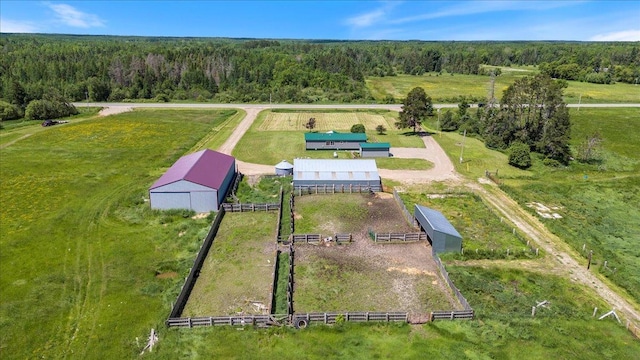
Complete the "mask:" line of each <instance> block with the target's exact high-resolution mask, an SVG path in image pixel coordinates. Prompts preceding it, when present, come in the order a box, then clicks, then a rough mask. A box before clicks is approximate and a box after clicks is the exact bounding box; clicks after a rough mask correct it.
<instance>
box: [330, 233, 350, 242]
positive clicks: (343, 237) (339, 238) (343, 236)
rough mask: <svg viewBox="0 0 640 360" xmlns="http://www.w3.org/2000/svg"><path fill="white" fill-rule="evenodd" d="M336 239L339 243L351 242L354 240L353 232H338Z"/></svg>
mask: <svg viewBox="0 0 640 360" xmlns="http://www.w3.org/2000/svg"><path fill="white" fill-rule="evenodd" d="M334 240H335V241H336V242H337V243H343V242H351V241H352V240H353V236H352V235H351V234H336V235H335V237H334Z"/></svg>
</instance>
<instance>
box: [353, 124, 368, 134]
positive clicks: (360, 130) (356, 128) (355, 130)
mask: <svg viewBox="0 0 640 360" xmlns="http://www.w3.org/2000/svg"><path fill="white" fill-rule="evenodd" d="M364 131H365V130H364V125H362V124H355V125H353V126H352V127H351V132H352V133H364Z"/></svg>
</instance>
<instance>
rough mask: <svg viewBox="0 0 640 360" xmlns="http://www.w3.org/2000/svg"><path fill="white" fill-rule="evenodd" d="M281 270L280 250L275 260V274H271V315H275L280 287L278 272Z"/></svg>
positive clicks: (277, 251)
mask: <svg viewBox="0 0 640 360" xmlns="http://www.w3.org/2000/svg"><path fill="white" fill-rule="evenodd" d="M279 268H280V250H276V256H275V259H274V260H273V273H272V274H271V293H270V294H269V299H270V301H269V314H273V311H274V310H275V309H276V293H275V291H276V290H277V286H278V270H279Z"/></svg>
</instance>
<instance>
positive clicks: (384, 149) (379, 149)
mask: <svg viewBox="0 0 640 360" xmlns="http://www.w3.org/2000/svg"><path fill="white" fill-rule="evenodd" d="M389 148H391V144H389V143H388V142H375V143H360V157H363V158H371V157H389Z"/></svg>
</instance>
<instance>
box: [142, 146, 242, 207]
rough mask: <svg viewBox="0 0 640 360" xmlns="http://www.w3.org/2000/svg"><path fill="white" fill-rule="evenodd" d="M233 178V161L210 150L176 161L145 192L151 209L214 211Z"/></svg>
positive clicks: (234, 162)
mask: <svg viewBox="0 0 640 360" xmlns="http://www.w3.org/2000/svg"><path fill="white" fill-rule="evenodd" d="M235 176H236V160H235V158H233V157H232V156H229V155H226V154H222V153H219V152H217V151H213V150H208V149H207V150H202V151H199V152H196V153H193V154H189V155H185V156H183V157H181V158H180V159H178V161H176V162H175V163H174V164H173V165H172V166H171V167H170V168H169V169H168V170H167V171H166V172H165V173H164V175H162V176H161V177H160V178H159V179H158V180H157V181H156V182H155V183H154V184H153V185H151V187H150V188H149V199H150V201H151V208H152V209H161V210H167V209H188V210H193V211H196V212H209V211H217V210H218V208H219V207H220V204H221V203H223V202H224V200H225V198H226V196H227V192H228V191H229V188H230V187H231V184H232V183H233V180H234V178H235Z"/></svg>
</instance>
